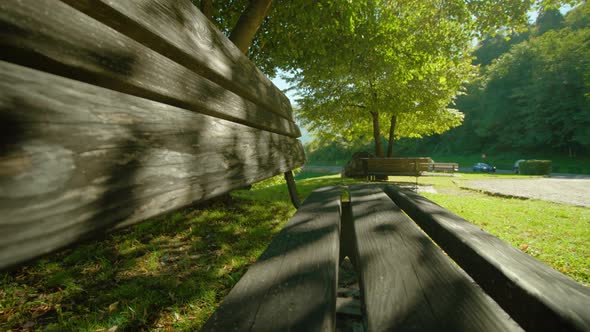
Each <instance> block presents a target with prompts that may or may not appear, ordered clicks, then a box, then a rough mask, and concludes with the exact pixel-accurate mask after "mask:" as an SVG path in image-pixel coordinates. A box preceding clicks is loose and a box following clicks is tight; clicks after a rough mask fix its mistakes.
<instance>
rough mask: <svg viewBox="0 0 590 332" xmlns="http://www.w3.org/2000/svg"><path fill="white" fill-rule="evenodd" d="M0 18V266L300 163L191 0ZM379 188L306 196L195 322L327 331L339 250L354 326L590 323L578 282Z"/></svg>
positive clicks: (279, 121)
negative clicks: (355, 293) (353, 295)
mask: <svg viewBox="0 0 590 332" xmlns="http://www.w3.org/2000/svg"><path fill="white" fill-rule="evenodd" d="M0 24H1V25H2V31H0V34H1V37H2V38H0V46H1V47H2V52H0V129H1V136H0V139H1V141H0V147H1V149H0V216H1V217H0V218H1V219H0V270H6V269H9V268H11V267H14V266H18V265H22V264H24V263H25V262H27V261H29V260H31V259H34V258H36V257H39V256H42V255H44V254H48V253H51V252H55V251H57V250H59V249H62V248H65V247H68V246H71V245H74V244H76V243H78V242H80V241H82V240H85V239H97V238H100V237H101V236H102V235H103V234H104V233H105V232H108V231H111V230H113V229H118V228H121V227H125V226H128V225H131V224H134V223H138V222H141V221H144V220H146V219H148V218H150V217H153V216H156V215H159V214H163V213H167V212H169V211H172V210H175V209H178V208H181V207H184V206H187V205H190V204H193V203H194V202H199V201H203V200H206V199H210V198H213V197H216V196H219V195H222V194H224V193H227V192H228V191H230V190H232V189H235V188H240V187H243V186H245V185H248V184H251V183H254V182H257V181H260V180H262V179H265V178H268V177H271V176H273V175H277V174H285V176H286V178H287V181H288V182H289V183H292V182H293V178H292V173H291V170H292V169H294V168H297V167H300V166H302V165H303V163H304V154H303V148H302V146H301V144H300V143H299V141H298V140H297V137H298V136H299V135H300V133H299V129H298V128H297V126H296V125H295V123H294V121H293V116H292V111H291V107H290V104H289V101H288V100H287V99H286V97H285V96H284V95H283V94H282V93H281V92H280V91H279V90H278V89H277V88H276V87H274V86H273V85H272V83H270V81H269V80H268V79H267V78H266V77H264V75H262V74H261V73H260V71H258V69H256V67H255V66H254V65H253V64H252V63H251V62H250V61H249V60H248V59H247V58H246V57H245V56H244V55H242V54H241V53H240V52H239V50H238V49H237V48H235V47H234V46H233V44H231V42H230V41H229V40H228V39H227V38H225V36H223V35H222V34H221V33H220V32H219V31H217V30H216V29H215V27H213V26H212V25H211V23H209V21H208V20H207V19H206V18H205V17H204V16H203V15H202V14H201V13H200V12H199V11H198V10H196V9H195V7H193V6H192V5H191V4H190V2H189V1H178V0H144V1H110V0H84V1H80V0H61V1H59V0H21V1H0ZM408 167H411V166H408ZM374 171H375V172H379V170H378V169H374ZM410 171H411V172H414V171H416V172H418V171H422V163H421V162H417V161H416V162H414V167H413V168H411V169H410ZM384 172H385V173H387V172H394V173H397V174H402V173H403V172H405V170H404V169H399V168H398V169H397V170H396V169H393V170H391V169H390V170H385V171H384ZM375 174H377V173H375ZM416 174H417V173H416ZM384 188H385V189H384V190H382V189H380V187H374V186H358V187H351V188H350V190H349V194H350V202H348V201H342V200H341V198H340V197H341V193H342V190H345V188H338V187H328V188H321V189H318V190H316V191H315V192H314V193H312V194H311V195H310V196H309V197H308V198H307V199H306V201H305V202H304V204H303V205H302V206H301V207H300V208H299V210H298V211H297V213H296V214H295V215H294V216H293V218H292V219H291V220H290V221H289V222H288V224H287V225H286V226H285V228H284V229H283V230H282V231H281V233H280V234H279V235H278V236H277V237H276V238H275V239H274V240H273V241H272V243H271V244H270V246H269V247H268V249H267V250H266V251H265V252H264V253H263V254H262V256H261V257H260V258H259V260H258V261H257V262H256V263H255V264H254V265H253V266H252V267H251V268H250V269H249V270H248V272H247V273H246V274H245V275H244V276H243V278H242V279H241V280H240V281H239V282H238V283H237V285H236V286H235V287H234V288H233V290H232V291H231V292H230V294H229V295H228V296H227V297H226V298H225V299H224V301H223V303H222V304H221V306H220V307H219V309H218V310H217V312H216V313H215V314H214V315H213V316H212V317H211V318H210V320H209V321H208V322H207V323H206V324H205V326H204V328H203V329H204V330H205V331H214V330H217V331H233V330H238V331H242V330H243V331H283V330H291V331H333V330H334V327H335V321H336V313H335V311H336V309H335V308H336V303H337V297H336V287H337V278H338V277H337V271H338V266H339V262H340V259H341V258H342V257H343V255H344V254H345V255H346V256H348V257H350V258H351V260H352V261H353V262H354V264H355V267H356V269H357V273H358V275H359V276H360V286H361V292H362V293H361V295H362V300H363V301H362V304H363V306H362V308H363V317H364V321H365V324H366V326H367V328H368V330H369V331H381V330H390V329H401V330H459V331H498V330H501V331H504V330H518V329H519V328H520V327H519V326H518V325H516V323H515V321H516V322H517V323H518V324H520V326H521V327H523V328H525V329H530V330H543V329H547V330H552V331H555V330H564V331H588V330H590V292H589V290H588V288H585V287H583V286H581V285H579V284H577V283H575V282H574V281H573V280H571V279H569V278H567V277H565V276H563V275H562V274H560V273H558V272H556V271H553V270H551V269H550V268H548V267H547V266H545V265H543V264H541V263H539V262H538V261H536V260H535V259H533V258H531V257H530V256H528V255H526V254H524V253H522V252H519V251H518V250H516V249H514V248H512V247H510V246H509V245H507V244H505V243H503V242H502V241H500V240H498V239H497V238H495V237H493V236H491V235H490V234H488V233H485V232H483V231H482V230H480V229H479V228H477V227H476V226H474V225H472V224H469V223H468V222H466V221H464V220H462V219H461V218H459V217H457V216H455V215H453V214H452V213H450V212H448V211H446V210H444V209H442V208H441V207H439V206H437V205H435V204H434V203H432V202H430V201H428V200H427V199H425V198H423V197H421V196H418V195H415V194H413V193H409V192H405V191H402V190H399V189H398V188H396V187H393V186H386V187H384ZM289 190H290V192H291V193H292V194H293V201H294V202H295V203H297V199H296V191H295V189H294V187H293V186H290V187H289ZM398 206H399V208H398ZM400 208H401V210H400ZM402 210H403V211H404V212H405V213H406V214H407V215H408V216H410V217H411V218H413V220H414V221H412V220H410V219H409V218H408V217H406V216H405V214H404V213H402V212H401V211H402ZM414 222H415V223H416V224H418V225H419V226H420V227H421V228H422V229H423V230H424V231H425V232H426V234H425V233H422V231H421V230H420V229H418V227H417V226H416V224H415V223H414ZM427 235H428V236H427ZM341 239H351V240H350V241H342V240H341ZM430 239H433V240H434V241H436V244H437V245H438V246H440V248H441V249H443V250H445V252H446V253H447V254H448V255H449V256H450V258H452V259H454V260H455V262H457V263H458V264H459V265H460V266H461V267H462V268H463V270H464V271H465V272H467V274H469V277H468V275H467V274H466V273H465V272H463V271H462V270H460V269H459V268H458V267H457V266H456V265H455V264H454V263H453V262H452V261H451V260H450V258H449V257H448V256H446V255H445V254H443V253H442V251H441V250H439V247H437V246H436V245H435V244H434V243H433V242H431V240H430ZM470 277H471V278H472V279H473V280H472V279H470ZM474 282H477V285H476V284H475V283H474ZM486 294H487V295H486ZM488 295H489V296H488ZM491 299H493V300H495V302H494V301H492V300H491ZM513 320H514V321H513Z"/></svg>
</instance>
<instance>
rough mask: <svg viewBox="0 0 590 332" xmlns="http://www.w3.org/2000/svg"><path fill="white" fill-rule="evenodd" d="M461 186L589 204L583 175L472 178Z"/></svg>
mask: <svg viewBox="0 0 590 332" xmlns="http://www.w3.org/2000/svg"><path fill="white" fill-rule="evenodd" d="M462 186H464V187H467V188H469V189H476V190H483V191H487V192H492V193H498V194H502V195H508V196H516V197H526V198H535V199H541V200H546V201H552V202H557V203H565V204H571V205H577V206H590V177H584V176H572V177H568V176H559V177H553V178H539V179H492V180H472V181H466V182H464V183H463V184H462Z"/></svg>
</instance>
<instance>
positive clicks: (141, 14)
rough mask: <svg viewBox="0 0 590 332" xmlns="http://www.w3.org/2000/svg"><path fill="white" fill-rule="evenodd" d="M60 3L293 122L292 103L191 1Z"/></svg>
mask: <svg viewBox="0 0 590 332" xmlns="http://www.w3.org/2000/svg"><path fill="white" fill-rule="evenodd" d="M62 1H63V2H66V3H68V4H69V5H71V6H73V7H75V8H77V9H79V10H80V11H82V12H84V13H86V14H87V15H90V16H92V17H94V18H96V19H97V20H99V21H101V22H103V23H104V24H106V25H108V26H110V27H112V28H114V29H115V30H117V31H119V32H121V33H123V34H125V35H127V36H130V37H131V38H133V39H135V40H137V41H139V42H140V43H142V44H144V45H146V46H148V47H150V48H152V49H154V50H155V51H157V52H159V53H160V54H163V55H165V56H166V57H168V58H170V59H173V60H174V61H176V62H178V63H180V64H182V65H183V66H185V67H187V68H189V69H191V70H193V71H195V72H197V73H199V74H200V75H203V76H204V77H207V78H208V79H210V80H211V81H214V82H215V83H217V84H219V85H221V86H223V87H224V88H226V89H227V90H230V91H233V92H235V93H237V94H239V95H241V96H243V97H245V98H247V99H249V100H250V101H252V102H254V103H259V104H261V105H264V106H265V107H267V108H268V109H269V110H270V111H272V112H275V113H277V114H280V115H281V116H283V117H285V118H286V119H289V120H293V115H292V110H291V104H290V102H289V99H287V97H285V95H284V94H283V93H282V92H281V91H280V90H279V89H278V88H277V87H275V86H274V85H273V84H272V82H271V81H270V80H269V79H268V78H266V77H265V76H264V74H262V73H261V72H260V71H259V70H258V68H256V66H254V64H253V63H252V62H250V60H249V59H248V58H247V57H246V56H245V55H244V54H242V52H240V50H239V49H238V48H237V47H236V46H235V45H234V44H233V43H232V42H231V41H230V40H229V39H228V38H227V37H226V36H225V35H223V34H222V33H221V32H220V31H219V30H217V28H215V26H214V25H213V24H212V23H211V22H209V20H207V18H206V17H205V16H204V15H203V14H202V13H201V12H200V11H199V10H198V9H197V8H196V7H195V6H193V5H192V4H191V2H190V1H188V0H134V1H119V0H62ZM261 96H264V98H261Z"/></svg>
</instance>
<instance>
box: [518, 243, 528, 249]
mask: <svg viewBox="0 0 590 332" xmlns="http://www.w3.org/2000/svg"><path fill="white" fill-rule="evenodd" d="M528 248H529V245H528V244H526V243H525V244H523V245H522V246H520V251H526V250H527V249H528Z"/></svg>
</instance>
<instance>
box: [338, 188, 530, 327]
mask: <svg viewBox="0 0 590 332" xmlns="http://www.w3.org/2000/svg"><path fill="white" fill-rule="evenodd" d="M350 199H351V206H352V215H353V220H354V233H355V235H356V248H357V259H356V261H357V262H359V266H358V269H359V276H360V278H359V279H360V288H361V296H362V299H363V303H364V308H365V319H366V325H367V330H368V331H394V330H396V331H397V330H399V331H407V330H412V331H515V330H521V328H520V327H519V326H518V325H517V324H516V323H515V322H514V321H513V320H512V319H511V318H510V317H509V316H508V315H507V314H506V313H505V312H504V311H503V310H502V309H501V308H500V307H499V306H498V305H497V304H496V303H495V302H494V301H493V300H492V299H491V298H490V297H488V296H487V295H486V294H485V293H484V292H483V291H482V290H481V289H480V288H479V287H477V285H475V284H474V283H473V282H472V280H471V279H470V278H469V277H468V276H467V274H465V273H464V272H463V271H461V270H460V269H459V268H458V267H457V266H456V265H455V264H453V262H452V261H451V260H450V259H449V258H448V257H446V256H445V255H444V254H443V252H442V251H441V250H439V249H438V248H437V247H436V245H434V243H432V241H430V239H428V237H426V235H425V234H424V233H423V232H422V231H420V229H419V228H418V227H417V226H416V225H415V224H414V223H413V222H412V221H411V220H410V219H409V218H408V217H406V216H405V215H404V213H403V212H402V211H401V210H400V209H399V208H398V207H397V206H396V205H395V204H394V203H393V202H392V201H391V199H390V198H389V197H387V195H386V194H385V193H384V192H383V191H382V190H381V189H380V188H379V187H375V186H353V187H351V190H350Z"/></svg>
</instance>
